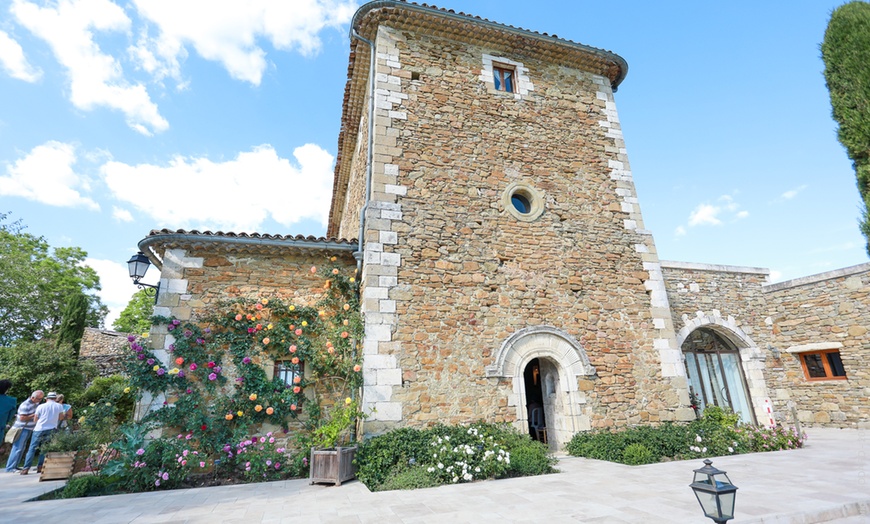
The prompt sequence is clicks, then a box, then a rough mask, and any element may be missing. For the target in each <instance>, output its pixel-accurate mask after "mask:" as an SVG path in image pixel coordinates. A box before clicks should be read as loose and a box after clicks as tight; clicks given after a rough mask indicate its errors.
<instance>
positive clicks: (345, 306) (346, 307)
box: [341, 304, 350, 311]
mask: <svg viewBox="0 0 870 524" xmlns="http://www.w3.org/2000/svg"><path fill="white" fill-rule="evenodd" d="M341 307H343V308H344V310H345V311H347V310H348V309H350V304H345V305H343V306H341Z"/></svg>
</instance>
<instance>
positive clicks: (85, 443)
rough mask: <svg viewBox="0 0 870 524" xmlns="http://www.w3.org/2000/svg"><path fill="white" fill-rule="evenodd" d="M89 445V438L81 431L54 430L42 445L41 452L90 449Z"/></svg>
mask: <svg viewBox="0 0 870 524" xmlns="http://www.w3.org/2000/svg"><path fill="white" fill-rule="evenodd" d="M90 446H91V439H90V438H89V437H88V435H86V434H85V433H84V432H82V431H55V432H54V435H52V436H51V440H49V441H48V442H47V443H46V444H44V445H43V446H42V452H43V453H53V452H64V451H90V449H91V447H90Z"/></svg>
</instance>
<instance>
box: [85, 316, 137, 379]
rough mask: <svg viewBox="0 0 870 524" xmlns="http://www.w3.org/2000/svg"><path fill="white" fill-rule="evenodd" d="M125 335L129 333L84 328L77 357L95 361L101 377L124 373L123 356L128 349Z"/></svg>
mask: <svg viewBox="0 0 870 524" xmlns="http://www.w3.org/2000/svg"><path fill="white" fill-rule="evenodd" d="M127 335H129V333H119V332H117V331H108V330H105V329H97V328H85V332H84V334H83V335H82V346H81V351H80V352H79V359H80V360H90V361H91V362H93V363H95V364H96V365H97V368H98V369H99V370H100V376H101V377H108V376H110V375H122V374H124V373H125V370H124V356H125V354H126V352H127V351H129V349H130V346H129V342H127Z"/></svg>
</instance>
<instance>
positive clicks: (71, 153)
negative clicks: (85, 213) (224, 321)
mask: <svg viewBox="0 0 870 524" xmlns="http://www.w3.org/2000/svg"><path fill="white" fill-rule="evenodd" d="M75 163H76V154H75V147H74V146H72V145H71V144H64V143H62V142H55V141H49V142H46V143H44V144H42V145H40V146H36V147H34V148H33V150H32V151H31V152H30V153H29V154H28V155H26V156H25V157H24V158H21V159H19V160H17V161H16V162H15V163H14V164H12V165H8V166H7V167H6V176H0V195H6V196H18V197H23V198H26V199H28V200H33V201H36V202H41V203H43V204H47V205H50V206H58V207H75V206H84V207H87V208H89V209H93V210H98V209H100V206H99V205H98V204H97V203H96V202H94V201H93V200H91V199H90V198H88V197H85V196H82V194H81V193H79V191H78V190H77V189H83V190H85V191H87V190H88V189H89V187H88V182H87V179H85V178H84V177H83V176H82V175H80V174H78V173H76V172H75V171H74V170H73V165H74V164H75Z"/></svg>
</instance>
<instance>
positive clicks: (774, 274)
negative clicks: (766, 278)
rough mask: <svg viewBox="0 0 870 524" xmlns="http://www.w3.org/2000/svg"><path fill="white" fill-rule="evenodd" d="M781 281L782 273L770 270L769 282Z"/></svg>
mask: <svg viewBox="0 0 870 524" xmlns="http://www.w3.org/2000/svg"><path fill="white" fill-rule="evenodd" d="M780 280H782V271H777V270H775V269H771V270H770V282H771V283H773V282H779V281H780Z"/></svg>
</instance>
